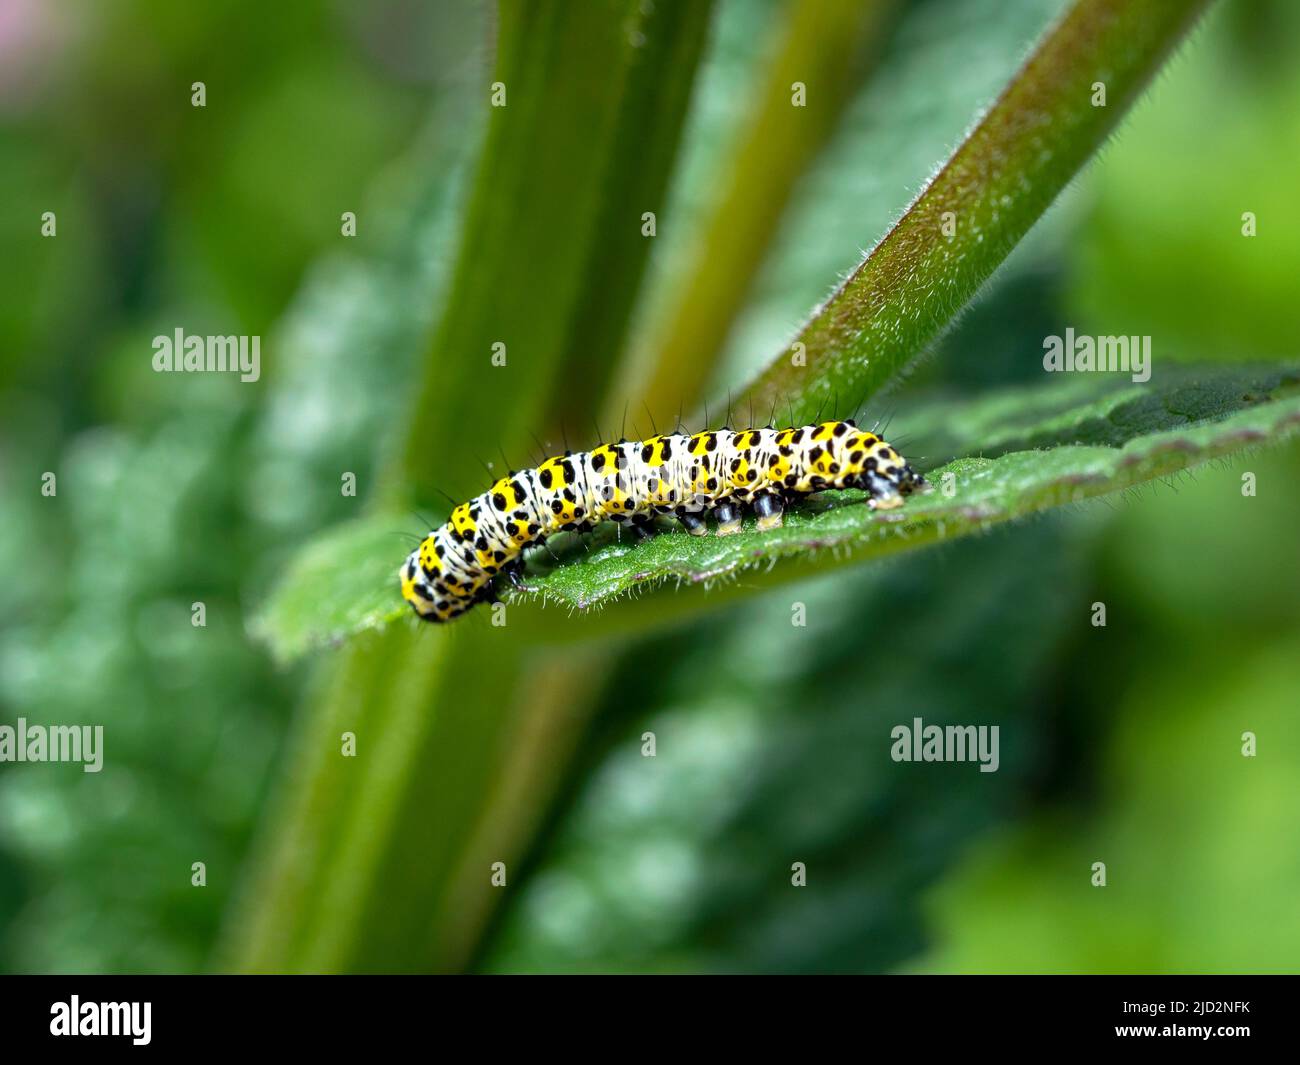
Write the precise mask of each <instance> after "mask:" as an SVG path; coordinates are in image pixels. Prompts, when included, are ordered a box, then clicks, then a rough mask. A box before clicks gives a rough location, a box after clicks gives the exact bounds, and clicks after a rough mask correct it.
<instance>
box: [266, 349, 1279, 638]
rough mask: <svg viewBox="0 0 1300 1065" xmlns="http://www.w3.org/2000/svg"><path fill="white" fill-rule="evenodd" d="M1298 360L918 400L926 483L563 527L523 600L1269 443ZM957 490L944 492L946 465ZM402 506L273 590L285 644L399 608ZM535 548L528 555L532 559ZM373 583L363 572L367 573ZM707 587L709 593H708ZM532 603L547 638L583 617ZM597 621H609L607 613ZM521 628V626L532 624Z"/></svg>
mask: <svg viewBox="0 0 1300 1065" xmlns="http://www.w3.org/2000/svg"><path fill="white" fill-rule="evenodd" d="M1298 373H1300V371H1294V370H1292V371H1288V370H1286V369H1278V368H1261V369H1254V370H1251V369H1244V370H1230V371H1229V370H1223V369H1219V368H1216V369H1214V370H1211V371H1206V372H1201V373H1198V372H1196V371H1194V370H1190V369H1181V370H1176V371H1168V372H1166V373H1165V374H1163V375H1162V376H1161V379H1160V380H1161V383H1160V385H1159V387H1154V386H1152V385H1141V386H1139V385H1133V384H1130V383H1128V382H1125V381H1116V380H1114V379H1110V378H1097V377H1087V376H1081V377H1074V378H1067V379H1064V380H1060V381H1058V382H1056V383H1054V384H1052V385H1050V386H1048V387H1043V388H1037V389H1023V388H1022V389H1015V390H1007V391H1004V392H998V393H994V394H992V395H989V396H983V397H980V398H978V399H975V400H970V401H965V402H960V403H952V402H935V403H931V404H928V405H926V404H923V405H920V406H919V407H918V408H917V410H916V411H915V412H914V413H913V414H912V415H909V422H908V428H909V430H910V431H911V435H912V436H913V438H914V444H915V448H911V447H909V448H908V449H907V453H908V455H909V457H915V461H916V463H917V464H918V465H919V466H920V467H921V468H922V469H924V470H925V471H927V477H929V479H930V480H931V483H932V484H933V485H934V486H935V487H934V489H932V491H930V492H929V493H927V494H925V495H922V496H914V497H912V498H911V499H910V500H909V501H908V503H907V505H906V506H905V507H903V508H902V509H900V510H895V511H886V512H880V513H875V512H872V511H871V510H869V509H868V508H867V507H865V506H864V505H862V499H863V496H862V493H860V492H842V493H827V494H825V495H823V496H821V497H817V498H815V499H813V500H810V501H809V502H808V503H807V504H805V505H804V506H802V507H798V508H795V509H793V510H791V511H790V512H789V513H788V514H787V515H786V519H785V524H784V525H783V527H782V528H780V529H774V530H770V531H768V532H765V533H760V532H757V531H756V530H754V528H753V527H752V524H751V525H748V526H747V527H746V529H745V530H744V531H743V532H742V533H740V534H739V535H736V536H732V537H726V538H721V539H720V538H718V537H694V536H689V535H687V534H685V533H683V532H680V531H676V530H673V531H668V530H665V531H662V532H661V533H660V534H659V535H657V536H654V537H652V538H650V539H649V540H646V541H644V542H642V543H633V542H631V541H626V542H605V543H602V544H601V545H600V546H598V547H595V548H594V549H593V550H591V551H590V552H583V551H582V550H580V549H577V548H576V547H575V546H573V545H571V546H570V548H569V549H568V550H566V549H565V548H564V547H563V545H562V543H561V542H560V541H557V542H556V545H555V550H556V552H557V554H559V556H560V562H559V563H558V564H555V565H552V566H551V567H550V569H549V572H543V573H530V575H529V576H528V578H527V585H528V591H527V592H526V593H525V594H522V595H516V596H515V597H514V601H516V602H519V603H520V604H525V603H527V602H529V601H530V600H540V601H541V602H542V603H545V604H548V605H550V606H554V607H560V608H563V609H567V610H569V611H571V612H572V611H585V610H590V609H593V608H596V607H601V606H605V605H608V604H609V603H610V602H612V601H613V600H615V599H617V598H619V597H620V596H625V595H628V594H630V593H633V592H645V591H648V590H649V589H651V588H654V587H657V586H660V585H669V586H671V587H670V588H669V589H668V590H666V591H665V593H664V594H663V595H659V596H655V597H652V599H651V600H642V601H638V602H637V603H636V604H635V605H629V606H627V607H625V608H624V610H623V611H620V614H626V616H625V617H619V618H618V619H617V626H618V627H621V626H624V625H626V626H635V625H639V624H642V623H645V622H646V621H647V619H648V616H649V615H655V614H659V615H662V614H667V615H671V616H678V615H680V614H683V613H687V612H691V611H695V610H699V609H705V608H709V607H712V606H717V605H720V604H722V603H725V602H727V601H729V600H731V599H733V598H735V597H737V596H739V595H744V594H749V593H752V592H753V591H755V590H757V589H758V588H761V587H765V586H768V585H771V584H774V583H778V582H785V581H790V580H794V579H797V578H799V577H801V576H806V575H808V574H809V573H811V572H820V571H824V570H827V569H831V568H834V567H837V566H843V565H846V564H848V563H850V562H855V561H862V560H866V559H871V558H878V557H881V556H884V555H890V554H897V553H898V552H901V551H907V550H913V549H915V548H918V547H922V546H925V545H927V544H931V543H934V542H936V541H939V540H945V539H952V538H955V537H958V536H965V535H969V534H970V533H972V532H977V531H979V530H981V529H984V528H987V527H989V526H991V525H995V524H1001V523H1004V522H1008V521H1012V520H1014V519H1016V518H1020V517H1024V516H1026V515H1028V514H1032V513H1036V512H1038V511H1041V510H1045V509H1048V508H1050V507H1055V506H1060V505H1063V504H1067V503H1075V502H1080V501H1082V500H1085V499H1090V498H1093V497H1096V496H1101V495H1106V494H1108V493H1112V492H1118V491H1122V490H1123V489H1126V488H1131V487H1133V486H1134V485H1138V484H1141V483H1143V482H1146V481H1151V480H1154V479H1156V478H1159V477H1163V476H1167V475H1169V474H1172V473H1177V472H1178V471H1180V470H1183V469H1187V468H1189V467H1192V466H1195V465H1198V464H1200V463H1202V462H1207V461H1209V460H1211V459H1214V458H1218V457H1221V456H1225V455H1230V454H1233V453H1235V452H1238V451H1241V450H1242V449H1244V448H1247V447H1252V446H1256V445H1262V444H1271V443H1275V442H1278V441H1280V440H1282V439H1283V438H1285V437H1287V436H1289V435H1290V434H1292V433H1293V432H1295V430H1296V428H1297V425H1298V424H1300V376H1298ZM948 474H951V476H952V488H953V493H952V495H951V496H950V497H949V496H945V495H944V494H943V490H942V487H943V482H944V478H945V475H948ZM392 528H393V519H386V520H385V519H375V520H374V521H372V522H366V523H358V524H356V525H352V526H348V527H346V528H345V529H343V530H340V531H338V532H336V533H331V534H329V536H328V537H327V538H326V539H325V540H324V541H322V542H320V543H318V544H316V545H313V547H312V548H311V549H310V550H309V551H308V552H307V553H306V555H305V557H304V559H303V560H301V561H300V562H299V563H298V564H297V565H295V566H294V568H293V570H292V571H291V572H290V574H289V576H288V577H287V578H286V580H285V583H284V585H283V586H282V588H281V589H280V591H279V592H277V594H276V595H275V596H274V597H273V598H272V599H271V601H270V604H269V605H268V607H267V610H266V612H265V614H264V615H263V622H262V624H261V625H260V630H261V631H262V632H263V634H264V635H266V636H267V638H268V639H270V640H271V642H272V646H273V647H275V649H276V651H277V653H278V654H280V655H281V656H283V657H292V656H293V655H296V654H298V653H301V652H302V651H303V650H306V649H307V648H309V647H311V646H315V645H323V644H327V643H330V642H332V641H336V640H338V639H339V638H340V637H342V636H345V635H347V634H348V633H349V632H350V631H356V632H359V631H363V630H365V629H369V628H375V627H378V626H381V625H383V624H384V623H385V622H387V621H391V620H392V619H393V618H394V617H395V616H398V615H400V614H401V613H402V610H401V609H399V604H398V600H397V585H396V578H395V577H394V573H395V572H396V566H397V564H398V563H399V562H400V561H401V556H402V549H401V547H400V546H399V545H398V543H397V541H396V538H395V537H393V536H392V535H391V532H390V531H389V530H391V529H392ZM537 564H538V556H537V555H534V565H537ZM368 581H369V582H371V583H369V584H368V583H367V582H368ZM700 593H707V594H703V595H702V594H700ZM552 614H553V612H552V611H546V612H544V613H543V614H541V615H538V616H534V617H533V618H532V621H531V623H530V625H529V628H530V629H531V634H532V635H533V636H535V637H538V638H541V639H543V640H551V639H556V638H560V639H565V638H571V637H575V636H582V635H586V634H587V633H588V629H587V627H586V626H584V625H582V624H581V623H580V622H579V621H578V620H576V619H575V620H574V621H571V622H570V623H569V624H568V625H560V626H558V627H557V625H556V621H555V619H554V617H553V616H552ZM600 626H601V628H602V630H603V631H606V632H608V631H609V619H607V618H602V620H601V622H600ZM525 631H528V630H527V629H526V630H525Z"/></svg>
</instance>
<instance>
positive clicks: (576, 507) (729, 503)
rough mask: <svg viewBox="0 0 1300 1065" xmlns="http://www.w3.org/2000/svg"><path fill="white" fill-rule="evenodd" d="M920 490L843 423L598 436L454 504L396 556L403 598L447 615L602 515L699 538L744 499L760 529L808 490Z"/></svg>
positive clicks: (884, 493) (897, 493)
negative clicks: (672, 524) (667, 525)
mask: <svg viewBox="0 0 1300 1065" xmlns="http://www.w3.org/2000/svg"><path fill="white" fill-rule="evenodd" d="M925 487H926V482H925V479H924V478H923V477H922V476H921V475H920V474H918V473H916V472H915V471H914V470H913V469H912V467H911V466H909V465H908V464H907V462H906V461H905V460H904V459H903V457H902V456H901V455H900V454H899V453H898V452H897V451H895V450H894V449H893V448H892V447H890V445H889V444H888V443H886V442H885V441H884V440H882V439H881V438H880V437H879V436H877V435H876V434H875V433H870V432H866V431H865V430H862V429H859V428H858V427H857V426H856V425H854V424H853V422H851V421H829V422H820V423H819V424H816V425H806V426H803V427H802V428H795V429H772V428H766V429H741V430H736V431H733V430H730V429H720V430H715V431H712V432H703V433H695V434H691V435H687V434H684V433H672V434H669V435H664V436H652V437H650V438H649V439H647V440H625V441H621V442H619V443H617V444H601V445H600V446H599V447H596V448H593V449H592V450H591V451H578V452H569V453H566V454H564V455H560V456H557V457H555V458H550V459H547V460H546V461H545V462H543V463H542V464H541V465H540V466H538V467H536V468H535V469H528V470H522V471H520V472H518V473H513V474H511V475H510V476H508V477H503V478H501V479H500V480H499V481H497V482H496V484H494V485H493V486H492V487H491V488H489V489H488V490H487V491H486V492H484V493H483V494H482V495H479V496H475V497H474V498H473V499H471V500H469V501H468V502H466V503H462V504H460V506H458V507H456V508H455V509H454V510H453V511H452V512H451V517H450V518H449V519H448V521H447V522H446V524H444V525H442V526H441V527H439V528H437V529H434V530H433V531H432V532H431V533H429V535H428V536H426V537H425V538H424V539H423V540H422V541H421V542H420V546H419V547H417V548H416V549H415V550H414V551H412V552H411V554H410V555H409V556H408V557H407V559H406V561H405V562H404V563H403V564H402V568H401V570H400V571H399V577H400V579H401V587H402V596H403V598H404V599H406V601H407V602H408V603H410V604H411V607H412V608H413V609H414V610H415V612H416V614H417V615H419V616H420V617H421V618H423V619H424V620H425V621H450V620H451V619H452V618H455V617H458V616H460V615H461V614H463V613H465V611H467V610H468V609H469V608H470V607H472V606H474V605H475V604H476V603H480V602H484V601H486V600H491V599H493V598H494V594H493V582H494V580H495V579H496V578H497V577H498V575H501V574H505V575H507V576H509V577H510V578H511V579H517V577H518V575H519V569H520V567H521V565H522V561H523V559H522V556H523V552H524V550H525V549H526V548H528V547H531V546H533V545H537V544H541V543H543V542H544V541H545V540H546V539H547V537H549V536H552V535H554V534H555V533H558V532H569V531H585V530H588V529H591V528H593V527H594V526H596V525H598V524H599V523H601V522H605V521H614V522H620V523H628V524H631V525H633V526H637V527H643V526H645V525H648V524H649V523H650V522H651V521H652V520H653V519H654V516H655V515H657V514H668V515H672V516H674V517H676V518H677V519H678V521H680V522H681V523H682V525H683V526H684V527H685V528H686V530H687V532H690V533H693V534H695V535H703V534H705V533H706V532H707V531H708V526H707V525H706V523H705V518H706V516H708V515H710V514H712V515H713V517H714V519H715V520H716V523H717V534H718V535H719V536H728V535H730V534H732V533H736V532H739V531H740V525H741V516H742V512H743V508H744V507H746V506H748V507H750V508H752V510H753V512H754V513H755V515H757V518H758V521H757V526H758V528H759V529H760V530H765V529H771V528H775V527H776V526H778V525H780V524H781V516H782V514H783V512H784V510H785V506H786V504H787V503H788V502H790V501H791V500H794V499H797V498H799V497H801V496H806V495H809V494H811V493H813V492H821V491H826V490H834V489H844V488H861V489H864V490H865V491H866V492H867V495H868V499H867V505H868V506H870V507H874V508H877V509H889V508H892V507H897V506H900V505H902V503H903V497H905V496H907V495H910V494H911V493H913V492H916V491H919V490H921V489H923V488H925Z"/></svg>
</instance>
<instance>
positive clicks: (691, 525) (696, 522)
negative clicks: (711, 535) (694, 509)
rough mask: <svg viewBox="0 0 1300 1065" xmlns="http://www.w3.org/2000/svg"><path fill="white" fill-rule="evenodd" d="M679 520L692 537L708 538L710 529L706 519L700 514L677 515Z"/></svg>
mask: <svg viewBox="0 0 1300 1065" xmlns="http://www.w3.org/2000/svg"><path fill="white" fill-rule="evenodd" d="M677 520H678V521H680V522H681V523H682V528H684V529H685V530H686V531H687V532H688V533H690V534H691V535H692V536H707V535H708V532H709V527H708V525H707V524H706V523H705V521H704V519H703V518H702V517H700V515H698V514H691V513H682V514H678V515H677Z"/></svg>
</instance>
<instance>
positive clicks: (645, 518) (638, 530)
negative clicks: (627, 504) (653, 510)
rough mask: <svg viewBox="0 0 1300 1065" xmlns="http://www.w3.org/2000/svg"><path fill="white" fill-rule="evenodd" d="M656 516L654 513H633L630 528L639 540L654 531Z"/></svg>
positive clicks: (629, 523)
mask: <svg viewBox="0 0 1300 1065" xmlns="http://www.w3.org/2000/svg"><path fill="white" fill-rule="evenodd" d="M654 524H655V518H654V515H653V514H633V515H632V520H631V521H629V522H628V528H630V529H631V530H632V531H633V532H634V533H635V534H636V538H637V539H638V540H644V539H645V538H646V537H648V536H649V535H650V534H651V533H652V532H654Z"/></svg>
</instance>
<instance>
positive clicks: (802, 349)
mask: <svg viewBox="0 0 1300 1065" xmlns="http://www.w3.org/2000/svg"><path fill="white" fill-rule="evenodd" d="M1205 6H1206V0H1149V2H1136V0H1077V2H1076V3H1074V4H1073V5H1072V6H1071V7H1070V9H1069V10H1068V11H1067V12H1066V13H1065V15H1064V16H1063V17H1062V18H1061V19H1060V21H1059V22H1057V23H1056V25H1054V26H1053V27H1052V28H1051V29H1050V30H1049V31H1048V32H1047V34H1046V35H1045V36H1044V37H1043V39H1042V40H1041V41H1040V42H1039V43H1038V45H1037V47H1036V48H1035V49H1034V51H1033V53H1032V54H1031V55H1030V57H1029V59H1028V60H1026V62H1025V64H1024V66H1022V67H1021V69H1020V70H1019V71H1018V72H1017V74H1016V75H1015V77H1014V78H1012V80H1011V83H1010V84H1009V85H1008V86H1007V88H1006V89H1005V90H1004V91H1003V93H1002V95H1001V96H1000V97H999V98H998V99H997V101H996V102H995V103H994V104H993V106H992V107H991V108H989V110H988V111H987V112H986V113H985V115H984V116H983V117H982V118H981V119H980V121H979V123H978V124H977V125H976V126H975V128H974V129H973V130H972V131H971V133H970V134H969V135H968V136H967V137H966V139H965V140H964V141H963V142H962V144H961V146H960V147H958V149H957V151H956V152H955V153H954V154H953V156H952V158H950V159H949V160H948V162H947V163H945V164H944V166H943V167H942V168H941V169H940V170H939V172H938V173H937V174H936V175H935V176H934V178H933V179H932V180H931V181H930V183H929V184H928V185H927V186H926V188H925V190H924V191H923V192H922V193H921V194H920V196H919V197H918V198H917V199H916V201H915V202H914V203H913V204H912V206H911V207H909V208H908V210H907V211H906V212H905V213H904V214H903V216H902V217H901V218H900V219H899V220H898V222H897V223H896V224H895V225H894V227H893V228H892V229H891V230H890V231H889V232H888V233H887V234H886V235H885V236H884V238H883V239H882V240H881V241H880V242H879V243H878V244H877V245H876V247H875V248H874V249H873V250H872V251H871V253H870V254H869V255H868V256H867V257H866V259H865V260H864V261H863V263H862V264H861V265H860V266H859V267H858V268H857V270H855V271H854V273H853V274H852V276H850V277H849V278H848V280H847V281H845V282H844V284H843V285H841V286H840V287H839V289H838V290H837V291H836V292H835V293H834V295H832V296H831V297H830V299H829V300H828V301H827V302H826V303H825V304H824V305H823V306H822V307H820V308H819V309H818V310H817V312H816V313H815V314H814V315H813V317H812V319H811V320H810V321H809V322H808V323H807V325H805V326H804V327H803V329H802V330H801V331H800V333H799V334H798V336H797V337H796V339H795V341H794V342H793V343H792V345H791V347H790V348H789V349H788V350H786V351H783V352H782V353H781V354H780V355H778V356H777V357H776V359H774V360H773V362H772V363H771V364H770V365H769V366H768V368H767V369H766V370H765V371H764V372H763V374H762V375H761V376H760V377H759V378H758V379H757V380H756V381H755V382H754V383H753V384H752V385H751V386H750V388H749V389H748V391H747V392H746V393H745V399H744V400H743V402H745V403H749V402H751V401H752V404H753V406H754V409H756V410H768V409H769V408H770V407H772V406H773V405H776V406H779V407H780V408H781V409H785V408H786V407H787V405H788V406H790V407H791V408H792V409H793V414H794V418H795V421H796V423H798V422H799V421H801V420H808V419H811V418H813V417H815V415H816V412H817V410H819V409H824V410H826V411H830V410H832V409H838V410H839V411H840V412H841V413H843V412H845V411H851V410H854V409H856V408H857V407H858V406H860V405H861V404H862V403H863V402H865V401H866V400H867V399H869V398H870V397H871V396H873V395H875V394H876V393H878V392H879V391H880V390H881V389H882V388H883V387H885V386H886V385H887V384H889V383H891V382H892V381H894V380H896V379H897V377H898V374H899V373H900V372H901V371H902V370H903V369H905V368H906V366H907V365H908V363H909V362H911V361H912V360H913V359H914V358H916V357H917V356H918V355H919V354H920V353H921V351H922V350H923V349H924V348H925V346H926V345H927V344H928V343H929V342H930V341H931V340H933V339H934V338H935V336H937V335H938V333H939V332H940V331H941V330H942V329H943V328H944V327H945V326H946V325H947V324H948V323H949V322H951V321H952V319H953V317H954V315H956V314H957V312H958V311H959V310H961V308H962V307H963V306H964V305H965V304H966V303H967V301H968V300H970V299H971V297H972V296H974V295H975V293H976V292H977V290H978V289H979V287H980V286H981V285H982V284H983V283H984V282H985V281H986V280H987V279H988V278H989V276H990V275H991V274H992V273H993V271H994V270H995V269H996V268H997V266H998V265H999V264H1000V263H1001V262H1002V261H1003V260H1004V259H1005V258H1006V256H1007V255H1008V254H1009V253H1010V252H1011V249H1012V248H1014V247H1015V246H1016V244H1017V243H1018V242H1019V241H1020V239H1021V237H1023V236H1024V235H1025V233H1026V232H1028V230H1029V227H1030V226H1032V225H1033V224H1034V222H1035V221H1036V220H1037V219H1038V218H1039V216H1040V215H1042V213H1043V212H1044V211H1045V210H1046V209H1047V207H1048V206H1049V205H1050V204H1051V203H1052V201H1053V200H1054V199H1055V198H1056V196H1057V195H1058V194H1059V193H1060V191H1061V190H1062V189H1063V188H1064V187H1065V185H1066V184H1067V183H1068V182H1069V181H1070V180H1071V178H1073V177H1074V175H1075V174H1076V173H1077V172H1078V170H1079V168H1080V167H1081V166H1082V165H1083V164H1084V162H1086V161H1087V159H1088V158H1089V157H1090V156H1091V155H1092V154H1093V152H1095V151H1096V149H1097V148H1098V146H1100V144H1101V143H1102V141H1103V140H1104V139H1105V137H1106V135H1107V134H1108V133H1109V132H1110V130H1111V129H1113V128H1114V126H1115V124H1116V122H1118V120H1119V119H1120V117H1121V116H1122V115H1123V114H1124V112H1125V111H1126V110H1127V108H1128V107H1129V106H1130V105H1131V104H1132V103H1133V101H1134V100H1135V99H1136V98H1137V96H1138V94H1139V93H1140V92H1141V91H1142V88H1143V87H1144V86H1145V85H1146V83H1147V81H1148V80H1149V79H1150V77H1151V75H1152V74H1153V73H1154V72H1155V71H1156V70H1157V69H1158V67H1159V65H1160V63H1161V60H1162V59H1163V58H1164V57H1165V55H1166V54H1167V53H1168V52H1169V51H1170V49H1172V48H1173V46H1174V45H1175V43H1176V42H1177V41H1178V40H1179V39H1180V38H1181V37H1182V36H1183V34H1184V33H1185V32H1186V31H1187V29H1188V27H1189V26H1190V25H1191V24H1192V22H1193V21H1194V20H1195V18H1196V17H1197V15H1198V14H1199V13H1200V12H1201V10H1202V9H1203V8H1204V7H1205ZM1103 90H1104V93H1105V102H1104V105H1101V104H1099V103H1098V102H1097V101H1098V100H1099V96H1098V93H1099V92H1100V91H1103ZM846 224H847V220H846Z"/></svg>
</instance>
